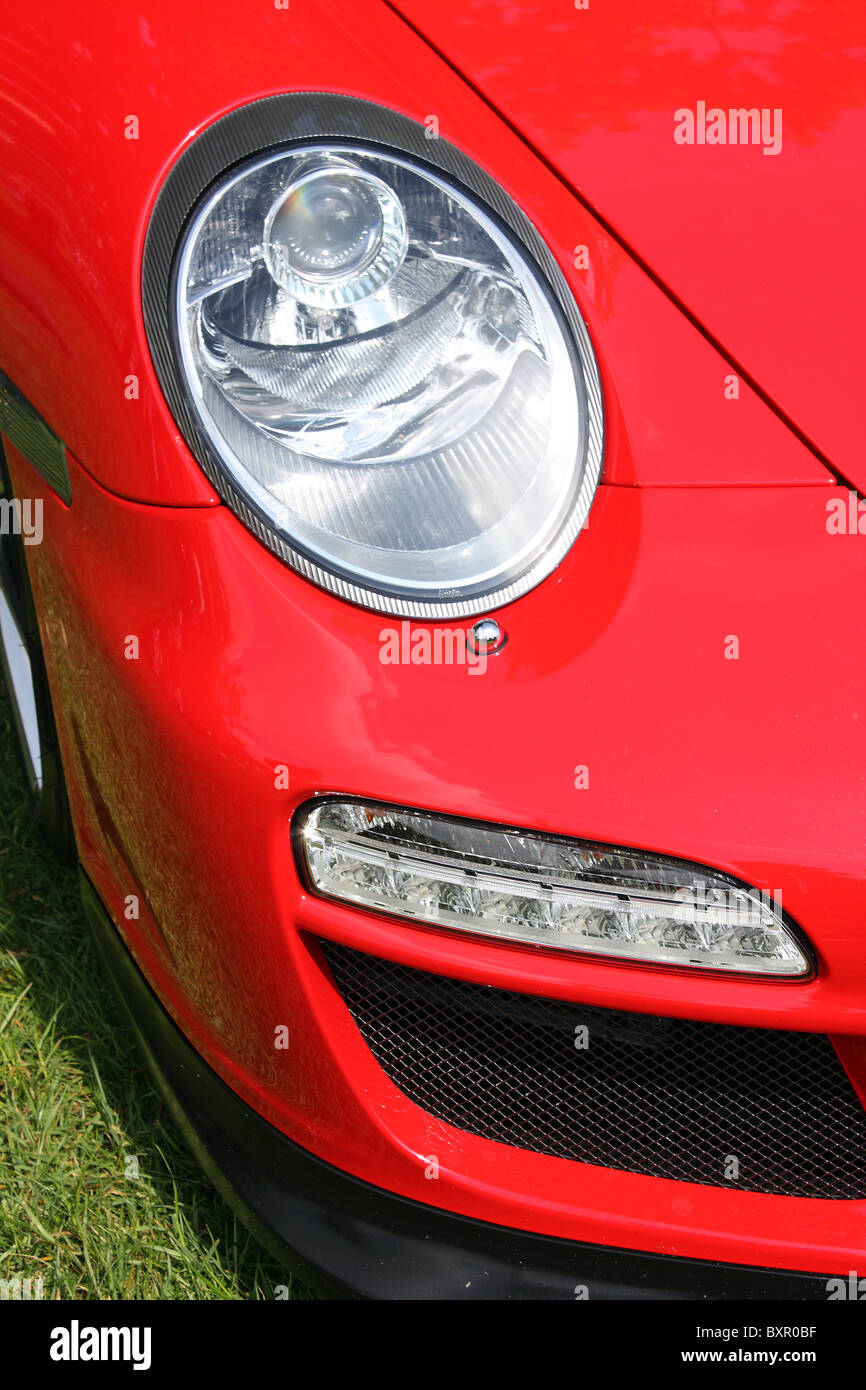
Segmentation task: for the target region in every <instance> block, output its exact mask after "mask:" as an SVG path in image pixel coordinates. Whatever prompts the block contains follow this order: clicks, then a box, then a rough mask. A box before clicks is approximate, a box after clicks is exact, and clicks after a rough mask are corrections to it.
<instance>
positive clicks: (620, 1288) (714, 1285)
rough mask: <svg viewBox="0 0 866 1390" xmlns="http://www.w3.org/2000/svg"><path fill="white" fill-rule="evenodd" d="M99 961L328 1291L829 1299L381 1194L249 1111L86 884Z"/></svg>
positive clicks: (180, 1107) (233, 1163)
mask: <svg viewBox="0 0 866 1390" xmlns="http://www.w3.org/2000/svg"><path fill="white" fill-rule="evenodd" d="M81 891H82V898H83V902H84V906H85V909H86V912H87V916H88V918H89V920H90V924H91V927H92V929H93V931H94V934H95V937H96V941H97V944H98V946H99V950H100V953H101V955H102V957H103V959H104V960H105V963H106V965H107V967H108V970H109V973H110V975H111V978H112V980H113V983H114V985H115V986H116V988H117V990H118V993H119V994H120V997H121V1000H122V1002H123V1004H124V1007H125V1010H126V1013H127V1014H128V1016H129V1019H130V1022H131V1023H132V1026H133V1029H134V1031H135V1033H136V1035H137V1037H138V1040H139V1042H140V1044H141V1046H142V1047H143V1050H144V1053H145V1056H146V1058H147V1061H148V1063H149V1065H150V1068H151V1070H152V1071H153V1073H154V1076H155V1079H156V1081H157V1084H158V1085H159V1087H160V1090H161V1091H162V1093H163V1095H164V1097H165V1100H166V1103H167V1105H168V1106H169V1108H170V1110H171V1111H172V1113H173V1114H174V1116H175V1118H176V1120H177V1122H178V1124H179V1126H180V1128H181V1130H182V1132H183V1134H184V1137H185V1138H186V1141H187V1143H188V1144H189V1146H190V1148H191V1149H192V1151H193V1152H194V1153H195V1155H196V1156H197V1157H198V1159H199V1161H200V1162H201V1164H202V1166H203V1167H204V1168H205V1170H206V1171H207V1173H208V1174H209V1176H210V1177H211V1179H212V1180H213V1182H214V1183H215V1185H216V1186H217V1187H218V1188H219V1190H220V1191H221V1192H222V1194H223V1196H224V1197H225V1198H226V1200H227V1201H228V1202H229V1203H230V1204H231V1205H232V1206H233V1207H234V1209H235V1210H236V1211H237V1213H238V1215H239V1216H240V1218H241V1219H242V1220H243V1221H244V1222H245V1223H246V1225H247V1226H249V1228H250V1229H251V1230H252V1231H253V1233H254V1234H255V1235H256V1237H257V1238H258V1239H259V1240H260V1241H261V1243H262V1244H263V1245H264V1246H266V1247H267V1248H268V1249H269V1250H270V1251H271V1252H272V1253H273V1254H274V1255H276V1256H277V1258H279V1259H281V1260H283V1261H285V1262H286V1263H287V1264H288V1265H289V1266H291V1267H294V1268H295V1269H297V1270H298V1271H299V1273H301V1274H302V1276H303V1277H304V1278H305V1279H306V1280H307V1282H308V1283H310V1284H311V1285H312V1286H313V1287H315V1288H318V1289H319V1290H320V1291H322V1292H325V1293H326V1294H328V1295H330V1296H334V1295H335V1294H336V1295H337V1296H338V1297H366V1298H375V1299H386V1300H392V1299H394V1300H397V1299H411V1300H440V1299H444V1300H448V1299H454V1300H457V1299H460V1300H463V1299H467V1300H472V1299H494V1300H499V1299H522V1300H548V1299H549V1300H559V1299H567V1300H568V1301H573V1300H574V1299H575V1297H576V1296H577V1292H576V1291H577V1290H578V1289H579V1288H584V1287H585V1288H586V1290H587V1291H588V1296H589V1298H590V1299H677V1300H679V1299H683V1300H692V1299H698V1300H701V1301H706V1300H718V1299H750V1300H752V1299H760V1300H764V1299H795V1300H811V1299H815V1300H820V1301H824V1302H825V1301H826V1299H827V1278H828V1276H827V1275H825V1274H802V1273H794V1272H790V1271H787V1270H771V1269H757V1268H751V1267H748V1266H744V1265H732V1264H717V1263H714V1262H710V1261H705V1260H686V1259H675V1258H673V1257H671V1256H669V1255H650V1254H646V1253H644V1252H639V1251H629V1250H618V1249H612V1248H607V1247H603V1246H595V1245H585V1244H579V1243H577V1242H575V1241H567V1240H556V1239H553V1238H551V1237H548V1236H538V1235H531V1234H528V1233H526V1232H524V1231H517V1230H509V1229H507V1228H506V1227H502V1226H493V1225H490V1224H488V1223H486V1222H481V1221H473V1220H470V1219H468V1218H467V1217H462V1216H456V1215H454V1214H452V1213H450V1212H446V1211H442V1210H440V1209H438V1208H436V1207H429V1206H426V1205H422V1204H421V1203H419V1202H412V1201H408V1200H407V1199H405V1198H403V1197H398V1196H395V1195H394V1194H393V1193H390V1192H385V1191H383V1190H382V1189H381V1188H377V1187H372V1186H370V1185H369V1184H367V1183H364V1182H361V1181H359V1180H358V1179H357V1178H353V1177H351V1176H349V1175H348V1174H346V1173H342V1172H340V1171H339V1170H338V1169H337V1168H333V1167H331V1165H330V1164H327V1163H323V1162H322V1161H321V1159H318V1158H316V1157H314V1156H313V1155H312V1154H309V1153H307V1152H306V1151H305V1150H304V1149H301V1148H299V1147H298V1146H297V1145H296V1144H293V1143H292V1142H291V1141H290V1140H288V1139H287V1138H286V1137H285V1136H284V1135H282V1134H280V1133H279V1131H278V1130H276V1129H274V1128H273V1127H272V1126H271V1125H269V1124H268V1123H267V1122H266V1121H265V1120H263V1119H262V1118H261V1117H260V1116H259V1115H257V1114H256V1113H255V1112H254V1111H253V1110H251V1109H250V1108H249V1106H247V1105H245V1104H244V1102H243V1101H241V1100H240V1099H239V1098H238V1097H237V1096H236V1095H235V1094H234V1093H233V1092H232V1091H231V1090H230V1089H229V1088H228V1087H227V1086H226V1085H225V1084H224V1083H223V1082H222V1081H221V1080H220V1079H219V1077H217V1076H216V1074H215V1073H214V1072H213V1071H211V1069H210V1068H209V1067H208V1066H207V1065H206V1063H205V1062H203V1061H202V1059H201V1058H200V1057H199V1056H198V1054H197V1053H196V1052H195V1051H194V1049H193V1048H192V1046H191V1045H190V1043H189V1042H187V1040H186V1038H185V1037H184V1036H183V1035H182V1034H181V1032H180V1031H179V1029H178V1028H177V1027H176V1025H175V1024H174V1022H173V1021H172V1020H171V1019H170V1018H169V1016H168V1014H167V1013H166V1012H165V1010H164V1009H163V1007H162V1005H161V1004H160V1003H159V1001H158V1000H157V998H156V996H155V995H154V993H153V991H152V990H151V989H150V986H149V985H148V984H147V982H146V981H145V979H144V977H143V975H142V974H141V972H140V971H139V969H138V967H137V966H136V965H135V963H134V961H133V960H132V957H131V956H130V954H129V952H128V951H127V949H126V946H125V945H124V944H123V941H122V939H121V937H120V935H119V933H118V932H117V930H116V928H115V927H114V925H113V923H112V922H111V920H110V918H109V916H108V914H107V912H106V910H105V908H104V907H103V905H102V902H101V901H100V899H99V897H98V896H97V894H96V892H95V890H94V888H93V886H92V884H91V883H90V881H89V879H88V878H87V877H86V875H85V874H84V873H83V872H82V874H81Z"/></svg>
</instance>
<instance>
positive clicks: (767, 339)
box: [395, 0, 866, 489]
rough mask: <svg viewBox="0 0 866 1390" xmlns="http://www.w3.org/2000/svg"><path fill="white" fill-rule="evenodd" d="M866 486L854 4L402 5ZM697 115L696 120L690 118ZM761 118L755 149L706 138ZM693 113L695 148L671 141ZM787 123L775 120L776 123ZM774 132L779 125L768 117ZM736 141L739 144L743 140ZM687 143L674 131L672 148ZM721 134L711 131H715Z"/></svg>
mask: <svg viewBox="0 0 866 1390" xmlns="http://www.w3.org/2000/svg"><path fill="white" fill-rule="evenodd" d="M395 7H396V8H397V9H399V10H400V11H401V13H402V14H403V15H404V17H405V18H406V19H408V20H409V21H410V22H411V23H412V24H413V25H414V26H415V27H416V28H417V29H418V31H419V32H420V33H421V34H423V35H424V36H425V37H426V38H427V39H428V40H429V41H430V42H431V43H432V44H433V45H435V46H436V47H437V48H438V49H439V50H440V51H441V52H442V54H443V55H444V56H445V57H446V58H447V59H448V60H449V61H450V62H451V63H452V64H453V65H454V66H455V67H456V68H458V69H459V70H460V72H461V73H462V74H463V76H464V77H465V78H466V79H468V80H469V81H470V82H471V83H472V84H474V85H475V86H476V87H477V88H478V89H479V91H480V92H481V93H482V94H483V95H484V97H485V98H486V99H487V100H488V101H489V102H490V103H491V104H492V105H494V106H495V107H496V108H497V109H498V110H499V111H500V113H501V114H502V115H503V116H504V117H505V118H506V119H507V120H508V121H509V122H511V123H512V124H513V125H514V126H515V127H516V128H517V129H518V130H519V131H520V132H521V134H522V135H523V136H524V137H525V138H526V139H527V140H528V141H530V143H532V144H533V145H534V146H535V148H536V149H537V150H538V152H539V153H540V154H541V155H542V156H543V157H544V158H545V159H546V160H547V161H548V162H550V163H551V164H552V165H554V166H555V167H556V168H557V169H558V171H559V173H560V174H561V175H562V176H564V178H565V179H566V180H567V181H568V182H569V183H570V184H571V185H572V187H573V188H574V189H576V190H577V191H578V192H579V193H580V194H581V196H582V197H583V198H584V199H585V201H586V202H587V203H588V204H590V205H591V207H592V208H593V210H595V211H596V213H597V214H598V215H599V216H600V217H601V218H602V219H603V220H605V221H606V222H607V223H608V225H609V226H610V227H611V229H612V230H613V231H614V232H615V234H616V235H618V236H619V237H620V239H621V240H622V241H624V242H625V243H627V244H628V246H629V248H630V249H631V250H632V252H633V253H635V254H636V255H637V256H638V257H639V258H640V259H641V260H643V262H644V263H645V265H646V267H647V268H648V269H649V270H650V271H651V273H652V274H653V275H655V277H656V278H657V279H658V280H659V281H660V282H661V283H662V284H663V285H664V287H665V288H666V289H667V290H668V291H669V292H670V293H672V294H673V295H674V296H675V297H676V298H677V299H678V300H679V301H680V303H681V304H682V305H683V306H684V307H685V308H686V309H687V310H688V311H689V313H690V314H691V315H692V316H694V317H695V318H696V319H697V320H698V322H699V324H700V325H701V326H702V327H703V328H704V329H705V331H707V332H708V333H709V334H711V335H712V336H714V337H715V338H716V340H717V341H718V342H719V343H721V344H722V346H723V347H724V349H725V351H726V352H727V354H728V355H729V356H730V358H731V359H732V361H733V362H734V363H735V365H737V366H739V367H740V369H741V370H742V372H744V373H746V374H748V375H749V376H751V378H752V379H753V380H754V381H755V382H757V383H758V384H759V385H760V386H761V388H762V389H763V390H764V392H766V394H767V395H768V396H769V397H770V398H771V399H772V400H773V402H774V403H775V404H776V406H777V408H778V409H779V410H780V412H782V413H783V414H784V415H786V416H787V417H788V419H789V420H790V421H791V422H792V423H793V424H795V425H796V427H797V428H798V429H799V430H800V431H801V432H802V433H803V434H804V435H805V436H806V437H807V439H808V440H809V441H811V443H812V444H813V445H814V446H816V448H817V449H818V450H819V451H821V452H822V453H823V454H824V455H825V456H826V457H827V458H828V459H829V461H830V462H831V463H832V464H834V465H835V466H836V468H837V469H839V470H840V472H841V473H842V474H843V475H844V476H845V477H846V478H847V479H848V480H849V481H851V482H854V483H856V484H857V485H858V486H859V487H860V488H861V489H863V488H866V423H864V419H866V414H864V408H863V399H864V394H866V393H864V377H866V350H864V325H866V274H864V247H866V179H864V162H866V155H864V151H866V18H864V14H863V12H862V10H861V7H860V6H859V5H854V4H851V0H825V3H823V4H821V5H814V4H812V3H811V0H809V3H800V2H799V0H775V2H774V3H770V4H768V5H766V6H760V7H759V6H756V5H749V4H748V3H745V0H657V3H655V4H651V5H647V4H646V3H645V0H619V3H617V4H616V5H608V4H605V3H604V0H588V8H586V9H576V8H575V6H574V4H573V3H572V0H460V3H457V0H446V2H445V3H442V4H439V5H431V4H429V3H428V0H396V4H395ZM699 103H701V104H702V106H700V107H699ZM713 108H716V109H719V110H720V111H722V112H723V113H724V115H725V117H726V121H725V123H722V124H721V125H720V124H719V123H718V122H717V121H715V120H714V121H713V135H717V134H719V133H720V132H721V131H724V133H725V135H727V134H728V126H727V113H728V111H729V110H734V109H739V108H749V109H752V108H755V109H757V110H759V111H760V110H762V109H763V110H766V112H767V117H766V121H767V124H766V126H765V133H766V136H767V137H769V138H767V139H766V143H767V144H768V146H769V147H770V148H772V147H773V141H772V134H773V131H774V129H775V131H776V133H778V131H779V127H780V126H781V137H782V138H781V148H780V149H779V150H778V152H777V153H775V154H773V153H768V154H764V152H763V145H762V144H751V143H731V142H729V141H726V143H725V144H724V145H722V144H720V143H715V142H714V143H697V139H698V138H699V137H698V131H699V130H700V126H701V119H700V111H701V109H704V110H712V109H713ZM683 111H690V112H692V113H694V115H695V118H696V128H695V130H694V135H695V137H696V139H695V143H685V142H683V143H677V141H676V140H675V138H674V134H675V130H676V129H677V128H679V129H680V130H681V132H682V134H687V133H688V124H687V121H686V120H684V119H683V118H682V116H681V117H680V119H679V120H678V119H677V116H676V113H678V112H679V113H682V112H683ZM775 112H780V113H781V116H780V117H779V116H774V113H775ZM774 122H775V126H774V124H773V123H774ZM735 133H736V134H737V136H738V135H739V128H738V127H736V129H735ZM681 138H682V137H681ZM710 138H711V139H712V136H711V137H710Z"/></svg>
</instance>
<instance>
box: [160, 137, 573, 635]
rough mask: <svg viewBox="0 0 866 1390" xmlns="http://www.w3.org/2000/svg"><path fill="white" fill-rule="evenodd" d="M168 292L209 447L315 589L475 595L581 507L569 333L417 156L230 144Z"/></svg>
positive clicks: (402, 600) (537, 565)
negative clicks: (230, 158)
mask: <svg viewBox="0 0 866 1390" xmlns="http://www.w3.org/2000/svg"><path fill="white" fill-rule="evenodd" d="M174 315H175V324H174V329H175V342H176V350H177V354H178V357H179V360H180V365H181V369H182V374H183V380H184V385H185V388H186V393H187V396H188V399H189V401H190V403H191V404H192V407H193V410H194V413H195V416H196V418H197V424H198V427H199V428H200V430H201V431H202V432H203V435H204V437H205V438H206V440H207V443H208V446H209V450H210V452H211V454H212V455H213V457H214V458H216V460H217V461H218V464H219V468H220V470H222V472H223V474H224V476H226V477H227V478H228V480H229V482H230V484H231V487H232V490H233V492H234V493H235V494H236V495H239V496H240V497H241V498H242V499H243V501H244V503H245V504H246V505H247V507H248V508H249V511H250V516H251V517H252V518H253V519H254V521H255V523H256V529H258V530H259V533H260V534H262V535H263V538H264V539H268V538H269V537H270V536H275V537H276V538H277V539H278V540H279V541H280V542H281V545H280V547H279V548H280V553H282V554H284V556H285V558H287V559H289V560H290V561H293V560H294V559H297V561H298V567H299V568H301V569H302V571H303V572H304V573H306V574H308V575H309V577H311V578H313V579H316V580H317V581H318V582H320V583H322V584H324V585H326V586H327V587H329V588H332V589H334V590H335V591H336V592H340V593H346V594H348V596H350V597H352V598H354V599H355V600H356V601H360V602H365V603H367V604H368V605H369V606H371V607H377V608H380V609H384V610H386V611H395V612H408V613H414V614H418V615H426V614H427V613H429V614H430V615H431V616H432V615H440V614H444V613H446V612H447V613H462V612H466V613H470V612H478V611H483V610H484V609H489V608H490V607H492V606H494V605H495V604H496V603H501V602H504V601H508V600H510V599H513V598H515V597H517V596H518V595H519V594H520V593H523V592H525V591H526V590H527V589H529V588H531V587H532V586H533V585H534V584H535V583H537V582H538V581H539V579H541V578H542V577H544V575H545V574H547V573H549V572H550V570H551V569H552V568H553V567H554V566H555V565H556V564H557V563H558V562H559V560H560V559H561V558H562V556H563V555H564V554H565V551H566V550H567V549H568V547H569V546H570V545H571V543H572V541H573V540H574V539H575V536H576V535H577V533H578V531H579V530H580V527H581V526H582V525H583V523H584V521H585V519H586V514H587V512H588V509H589V506H590V503H591V500H592V495H593V492H594V489H595V484H596V482H597V477H598V472H599V468H600V461H601V459H600V455H601V438H600V393H599V390H598V380H597V371H596V368H595V363H594V360H593V359H592V354H591V349H589V346H588V339H585V334H584V335H583V340H582V341H581V344H580V348H579V349H578V347H577V346H576V344H575V339H574V335H573V334H572V333H571V332H570V331H569V327H568V325H567V324H566V322H565V319H564V316H563V313H562V312H561V310H560V307H559V305H558V303H557V299H556V297H555V295H554V294H553V293H552V292H551V289H550V287H549V285H548V284H547V283H546V282H545V281H544V280H543V279H542V277H541V275H540V273H539V271H538V269H537V268H536V266H535V265H534V263H533V262H532V261H531V259H530V257H529V255H528V254H527V252H526V250H525V248H524V247H523V246H522V245H521V244H520V243H519V241H518V238H517V237H515V236H514V235H512V233H511V231H510V230H509V229H508V228H507V227H506V226H505V224H504V223H503V222H501V221H499V220H498V219H497V218H496V217H495V216H494V215H493V214H491V213H490V212H489V211H487V210H486V209H485V207H483V206H482V205H481V203H479V202H478V201H476V200H475V199H474V198H473V197H472V196H471V195H470V194H469V193H468V192H467V191H466V190H465V189H464V188H463V187H461V186H458V185H457V184H456V183H455V182H452V181H451V180H450V179H448V178H446V177H445V176H444V175H443V174H441V173H440V172H438V171H435V170H433V169H432V168H429V167H426V166H422V165H421V164H420V163H416V162H414V161H413V160H411V159H410V158H408V157H403V156H402V155H399V154H397V153H396V152H395V153H390V152H387V153H386V152H383V150H382V149H381V148H375V149H374V148H372V147H368V146H365V145H363V144H361V143H350V142H345V143H337V142H333V141H332V142H328V143H321V144H309V143H308V144H305V145H301V146H293V147H289V148H284V149H282V150H281V151H279V152H277V153H273V152H271V153H269V154H267V155H264V156H260V157H258V158H256V159H254V160H252V161H248V162H247V163H246V164H245V165H241V166H240V167H239V168H237V169H236V170H235V171H234V172H232V173H231V174H230V175H229V176H227V177H225V178H224V179H223V180H222V182H220V183H218V184H217V185H216V186H215V187H214V188H213V190H212V191H211V192H210V193H209V194H208V195H207V196H206V198H205V199H204V201H203V202H202V204H201V205H200V207H199V208H198V210H197V212H196V213H195V215H194V217H193V218H192V221H191V223H190V225H189V228H188V231H187V233H186V235H185V237H184V239H183V241H182V245H181V249H180V254H179V257H178V259H177V262H176V269H175V289H174ZM588 376H589V377H591V378H592V379H591V381H590V382H589V388H590V389H589V397H588V381H587V378H588ZM588 398H589V399H591V402H592V409H593V411H594V412H595V413H594V417H593V418H592V419H590V418H589V416H590V409H589V405H588ZM246 519H249V518H246Z"/></svg>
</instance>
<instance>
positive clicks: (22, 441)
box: [0, 372, 72, 505]
mask: <svg viewBox="0 0 866 1390" xmlns="http://www.w3.org/2000/svg"><path fill="white" fill-rule="evenodd" d="M0 434H5V435H6V437H7V439H9V440H10V441H11V442H12V443H13V444H14V445H15V448H16V449H20V450H21V453H22V454H23V455H24V456H25V458H26V459H27V460H28V461H29V462H30V463H32V464H33V467H34V468H35V469H36V472H37V473H38V474H39V475H40V477H42V478H44V479H45V481H46V483H48V485H49V487H50V488H52V489H53V491H54V492H56V493H57V496H58V497H62V499H63V501H64V502H66V503H67V505H68V504H69V503H70V502H71V501H72V486H71V484H70V481H69V469H68V467H67V464H66V445H65V444H64V443H63V440H62V439H61V438H60V437H59V436H58V435H56V434H55V433H54V431H53V429H52V428H51V426H50V425H48V424H46V422H45V421H44V420H43V418H42V416H41V415H40V414H39V412H38V410H36V409H35V407H34V406H32V405H31V404H30V402H29V401H28V400H27V397H26V396H24V395H22V393H21V392H20V391H19V390H18V387H17V386H16V385H15V383H14V382H13V381H10V380H9V377H8V376H6V375H5V373H4V372H0Z"/></svg>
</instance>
